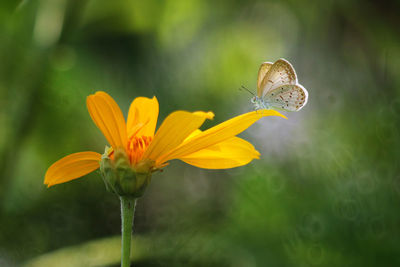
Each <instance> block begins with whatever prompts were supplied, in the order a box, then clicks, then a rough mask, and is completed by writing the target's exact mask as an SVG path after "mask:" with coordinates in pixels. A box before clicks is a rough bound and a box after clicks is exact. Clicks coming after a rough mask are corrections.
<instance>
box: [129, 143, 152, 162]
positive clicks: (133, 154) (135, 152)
mask: <svg viewBox="0 0 400 267" xmlns="http://www.w3.org/2000/svg"><path fill="white" fill-rule="evenodd" d="M152 140H153V137H151V136H140V137H138V136H131V137H130V138H129V140H128V147H127V153H128V157H129V161H130V163H131V164H132V165H135V164H137V163H138V162H139V161H140V160H141V159H142V156H143V154H144V152H145V151H146V149H147V147H148V146H149V145H150V143H151V141H152Z"/></svg>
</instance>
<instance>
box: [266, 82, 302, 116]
mask: <svg viewBox="0 0 400 267" xmlns="http://www.w3.org/2000/svg"><path fill="white" fill-rule="evenodd" d="M307 100H308V92H307V90H306V88H304V87H303V86H302V85H300V84H285V85H281V86H278V87H277V88H275V89H272V90H271V91H269V92H268V93H267V94H266V95H265V97H264V101H265V102H266V104H267V105H268V106H271V107H272V108H274V109H279V110H286V111H299V110H300V109H301V108H302V107H304V106H305V105H306V103H307Z"/></svg>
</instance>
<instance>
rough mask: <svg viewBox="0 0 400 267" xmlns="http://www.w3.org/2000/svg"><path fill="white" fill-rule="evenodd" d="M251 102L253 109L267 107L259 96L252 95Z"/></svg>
mask: <svg viewBox="0 0 400 267" xmlns="http://www.w3.org/2000/svg"><path fill="white" fill-rule="evenodd" d="M250 101H251V103H253V104H254V109H255V110H259V109H268V107H267V105H266V103H265V102H264V100H263V99H262V98H261V97H258V96H254V97H252V98H251V100H250Z"/></svg>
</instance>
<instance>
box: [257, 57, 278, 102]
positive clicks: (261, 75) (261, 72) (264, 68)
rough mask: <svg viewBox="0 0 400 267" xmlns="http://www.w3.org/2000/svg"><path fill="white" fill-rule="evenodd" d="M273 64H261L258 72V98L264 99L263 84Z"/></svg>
mask: <svg viewBox="0 0 400 267" xmlns="http://www.w3.org/2000/svg"><path fill="white" fill-rule="evenodd" d="M272 64H274V63H272V62H264V63H263V64H261V66H260V69H259V70H258V78H257V96H258V97H262V87H261V83H262V81H263V79H264V77H265V74H267V72H268V70H269V69H270V68H271V66H272Z"/></svg>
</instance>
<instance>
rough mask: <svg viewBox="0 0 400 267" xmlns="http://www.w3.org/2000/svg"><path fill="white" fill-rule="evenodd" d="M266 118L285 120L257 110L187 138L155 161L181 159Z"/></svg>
mask: <svg viewBox="0 0 400 267" xmlns="http://www.w3.org/2000/svg"><path fill="white" fill-rule="evenodd" d="M266 116H280V117H282V118H286V117H285V116H283V115H282V114H280V113H279V112H277V111H275V110H257V111H252V112H248V113H245V114H242V115H239V116H237V117H234V118H232V119H230V120H227V121H225V122H223V123H220V124H218V125H216V126H214V127H212V128H210V129H208V130H206V131H204V132H202V133H199V134H197V135H195V136H193V137H191V138H188V140H185V142H183V143H182V144H181V145H180V146H179V147H177V148H176V149H174V150H172V151H170V152H168V153H167V154H164V155H163V156H161V157H160V158H159V159H158V160H157V164H161V163H163V162H166V161H168V160H171V159H176V158H183V157H185V156H186V155H189V154H192V153H194V152H197V151H199V150H201V149H204V148H208V147H210V146H212V145H215V144H218V143H220V142H222V141H224V140H227V139H229V138H231V137H233V136H235V135H237V134H239V133H241V132H243V131H244V130H246V129H247V128H248V127H250V126H251V125H252V124H253V123H255V122H256V121H258V120H259V119H261V118H262V117H266Z"/></svg>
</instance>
